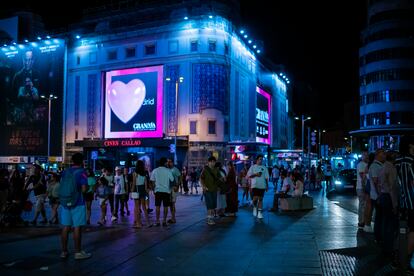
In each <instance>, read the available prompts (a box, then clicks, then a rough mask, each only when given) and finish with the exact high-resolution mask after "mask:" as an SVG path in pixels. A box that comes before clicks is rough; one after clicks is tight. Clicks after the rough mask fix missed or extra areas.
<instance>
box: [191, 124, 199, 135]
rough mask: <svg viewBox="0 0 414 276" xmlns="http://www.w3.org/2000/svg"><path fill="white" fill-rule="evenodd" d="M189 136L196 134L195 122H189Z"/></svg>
mask: <svg viewBox="0 0 414 276" xmlns="http://www.w3.org/2000/svg"><path fill="white" fill-rule="evenodd" d="M190 134H197V121H190Z"/></svg>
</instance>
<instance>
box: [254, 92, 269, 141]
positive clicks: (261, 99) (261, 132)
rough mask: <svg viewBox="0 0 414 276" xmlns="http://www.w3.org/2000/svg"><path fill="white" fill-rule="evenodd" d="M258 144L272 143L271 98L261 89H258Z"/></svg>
mask: <svg viewBox="0 0 414 276" xmlns="http://www.w3.org/2000/svg"><path fill="white" fill-rule="evenodd" d="M256 92H257V93H256V142H261V143H266V144H269V145H270V143H271V140H270V135H271V122H270V121H271V120H270V118H271V114H270V111H271V110H272V109H271V97H270V94H269V93H267V92H265V91H264V90H262V89H261V88H259V87H256Z"/></svg>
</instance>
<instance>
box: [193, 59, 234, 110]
mask: <svg viewBox="0 0 414 276" xmlns="http://www.w3.org/2000/svg"><path fill="white" fill-rule="evenodd" d="M227 75H228V70H227V67H226V66H224V65H220V64H209V63H198V64H193V76H192V80H193V95H192V106H191V111H192V113H199V112H200V111H201V110H203V109H207V108H212V109H217V110H220V111H221V112H223V114H227V112H228V105H227V95H228V89H229V84H228V78H227Z"/></svg>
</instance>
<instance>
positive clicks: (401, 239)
mask: <svg viewBox="0 0 414 276" xmlns="http://www.w3.org/2000/svg"><path fill="white" fill-rule="evenodd" d="M407 231H408V229H407V221H406V220H405V219H400V221H399V231H398V260H399V265H400V275H405V272H406V270H407V265H408V241H407Z"/></svg>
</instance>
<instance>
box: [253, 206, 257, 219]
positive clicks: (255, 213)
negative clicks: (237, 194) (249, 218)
mask: <svg viewBox="0 0 414 276" xmlns="http://www.w3.org/2000/svg"><path fill="white" fill-rule="evenodd" d="M253 216H254V217H255V216H257V207H253Z"/></svg>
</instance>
